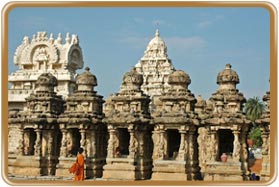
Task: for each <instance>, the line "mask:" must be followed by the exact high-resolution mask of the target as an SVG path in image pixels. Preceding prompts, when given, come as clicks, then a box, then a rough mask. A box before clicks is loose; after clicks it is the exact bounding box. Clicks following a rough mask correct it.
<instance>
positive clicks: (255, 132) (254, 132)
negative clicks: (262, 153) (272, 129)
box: [244, 97, 266, 147]
mask: <svg viewBox="0 0 279 187" xmlns="http://www.w3.org/2000/svg"><path fill="white" fill-rule="evenodd" d="M265 109H266V106H265V104H264V103H263V102H262V101H260V99H259V98H258V97H253V98H249V99H248V100H247V102H246V104H245V107H244V111H245V113H246V117H247V118H248V119H250V120H251V121H252V128H251V130H250V132H249V135H248V138H249V139H252V140H253V141H254V146H255V147H260V146H261V145H262V143H263V141H262V138H261V130H260V128H259V127H258V126H257V125H256V124H255V121H256V120H257V119H259V118H261V116H262V114H263V112H264V111H265Z"/></svg>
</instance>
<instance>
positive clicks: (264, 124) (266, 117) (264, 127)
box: [256, 91, 270, 181]
mask: <svg viewBox="0 0 279 187" xmlns="http://www.w3.org/2000/svg"><path fill="white" fill-rule="evenodd" d="M263 101H264V102H265V103H266V106H267V108H266V110H265V112H264V113H263V115H262V117H261V118H260V119H258V120H256V123H257V124H258V125H259V126H260V129H261V137H262V140H263V144H262V169H261V173H260V177H261V180H263V181H268V180H270V92H269V91H268V92H266V95H264V96H263Z"/></svg>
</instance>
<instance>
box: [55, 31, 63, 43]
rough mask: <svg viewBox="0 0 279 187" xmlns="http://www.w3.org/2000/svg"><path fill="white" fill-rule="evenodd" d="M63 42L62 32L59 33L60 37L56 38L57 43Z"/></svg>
mask: <svg viewBox="0 0 279 187" xmlns="http://www.w3.org/2000/svg"><path fill="white" fill-rule="evenodd" d="M61 42H62V35H61V33H59V34H58V37H57V39H56V43H58V44H61Z"/></svg>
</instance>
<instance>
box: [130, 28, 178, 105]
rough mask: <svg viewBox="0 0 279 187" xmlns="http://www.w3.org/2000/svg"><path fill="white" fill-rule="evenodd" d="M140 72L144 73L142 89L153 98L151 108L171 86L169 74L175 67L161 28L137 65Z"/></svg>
mask: <svg viewBox="0 0 279 187" xmlns="http://www.w3.org/2000/svg"><path fill="white" fill-rule="evenodd" d="M135 68H136V70H137V72H138V73H140V74H142V75H143V84H142V86H141V89H142V90H143V92H144V93H145V94H147V95H149V96H150V98H151V102H152V103H151V106H150V107H151V109H152V108H154V107H155V105H158V104H157V101H158V97H159V96H160V95H162V93H163V92H167V91H168V89H169V88H170V85H169V84H168V76H169V74H170V73H172V72H173V71H174V70H175V69H174V67H173V65H172V63H171V60H170V59H169V58H168V54H167V46H166V44H165V41H164V40H163V39H162V38H161V37H160V33H159V30H158V29H157V30H156V33H155V36H154V38H153V39H151V40H150V42H149V43H148V45H147V47H146V50H145V52H144V55H143V57H142V58H141V59H140V60H139V62H138V63H137V64H136V65H135Z"/></svg>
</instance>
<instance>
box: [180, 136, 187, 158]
mask: <svg viewBox="0 0 279 187" xmlns="http://www.w3.org/2000/svg"><path fill="white" fill-rule="evenodd" d="M180 135H181V138H180V145H179V151H178V160H181V161H185V160H186V155H187V153H188V142H187V139H186V131H180Z"/></svg>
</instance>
